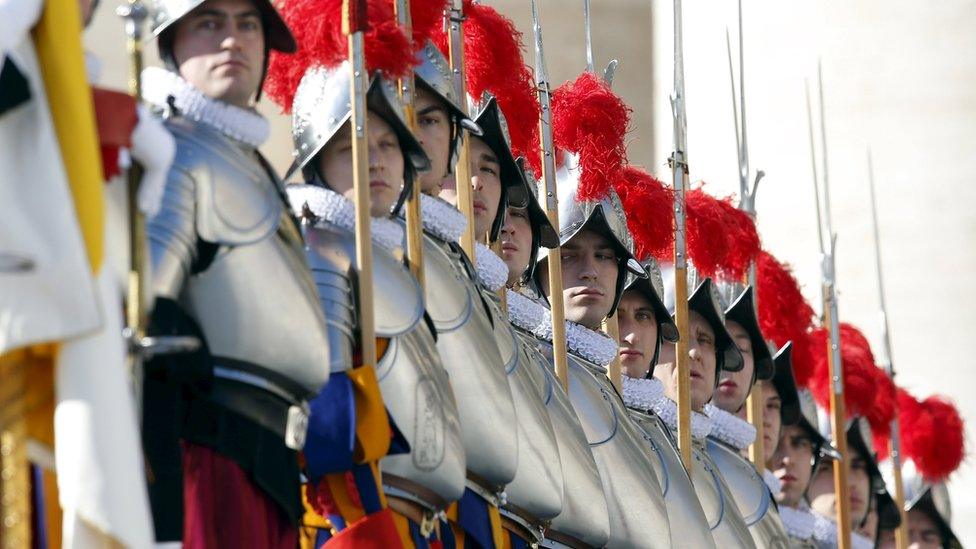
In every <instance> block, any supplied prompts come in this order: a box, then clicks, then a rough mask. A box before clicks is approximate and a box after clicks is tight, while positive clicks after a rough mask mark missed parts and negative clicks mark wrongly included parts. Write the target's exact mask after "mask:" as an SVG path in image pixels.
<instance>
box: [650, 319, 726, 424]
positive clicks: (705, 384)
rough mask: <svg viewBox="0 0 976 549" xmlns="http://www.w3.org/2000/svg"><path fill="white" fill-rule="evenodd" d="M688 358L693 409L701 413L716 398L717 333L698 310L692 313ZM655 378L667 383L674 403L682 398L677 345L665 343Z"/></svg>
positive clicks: (667, 390) (665, 386)
mask: <svg viewBox="0 0 976 549" xmlns="http://www.w3.org/2000/svg"><path fill="white" fill-rule="evenodd" d="M688 313H689V315H688V320H689V322H688V327H689V333H690V334H691V338H690V339H689V341H688V358H689V359H690V366H691V408H692V409H693V410H697V411H701V410H702V408H704V407H705V404H707V403H708V401H709V400H711V399H712V393H713V392H714V391H715V368H716V362H717V360H716V359H717V356H716V351H715V331H714V330H713V329H712V326H711V324H709V323H708V321H707V320H705V317H703V316H702V315H701V313H699V312H698V311H691V310H689V311H688ZM654 377H656V378H658V379H659V380H661V383H663V384H664V388H665V394H667V396H668V398H670V399H671V400H674V401H677V398H678V368H677V367H676V364H675V344H674V343H668V342H666V341H665V342H664V343H663V344H662V345H661V357H660V358H659V359H658V365H657V367H656V368H654Z"/></svg>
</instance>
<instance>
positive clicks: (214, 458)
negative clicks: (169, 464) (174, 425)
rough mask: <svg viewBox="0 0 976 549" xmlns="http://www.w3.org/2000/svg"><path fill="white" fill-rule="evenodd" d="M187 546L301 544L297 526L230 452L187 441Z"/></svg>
mask: <svg viewBox="0 0 976 549" xmlns="http://www.w3.org/2000/svg"><path fill="white" fill-rule="evenodd" d="M183 505H184V513H185V516H184V519H183V547H184V548H186V549H204V548H207V549H209V548H213V547H234V548H235V549H244V548H250V547H253V548H255V549H258V548H262V549H263V548H267V549H274V548H279V547H280V548H282V549H284V548H288V549H294V548H295V547H297V546H298V530H297V528H295V527H294V526H292V525H291V524H289V522H288V519H287V518H286V517H285V515H284V514H283V513H282V512H281V510H280V509H278V507H277V506H276V505H275V503H274V502H273V501H272V500H271V499H270V498H268V497H267V496H266V495H265V494H264V493H263V492H261V490H260V489H259V488H258V487H257V486H255V484H254V483H253V482H252V481H251V480H250V479H249V478H248V477H247V474H246V473H245V472H244V470H243V469H241V467H240V466H239V465H238V464H237V463H235V462H234V461H233V460H231V459H230V458H228V457H225V456H223V455H221V454H218V453H217V452H215V451H213V450H211V449H210V448H207V447H205V446H200V445H197V444H192V443H188V442H184V443H183Z"/></svg>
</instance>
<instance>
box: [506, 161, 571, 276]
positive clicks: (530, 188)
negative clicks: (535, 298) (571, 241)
mask: <svg viewBox="0 0 976 549" xmlns="http://www.w3.org/2000/svg"><path fill="white" fill-rule="evenodd" d="M516 163H518V166H519V169H520V170H521V171H522V178H521V179H522V184H523V185H524V187H525V188H524V192H525V195H526V199H527V200H526V205H525V206H524V208H525V210H526V214H527V217H528V221H529V226H530V227H531V228H532V250H531V252H530V253H529V265H528V267H527V268H526V269H525V272H524V273H522V279H521V280H522V284H528V283H530V282H531V281H532V280H533V275H534V274H535V268H536V266H537V265H538V263H536V261H535V258H536V257H537V256H538V255H539V248H541V247H545V248H556V247H558V246H559V233H558V232H557V231H556V228H555V227H553V226H552V222H551V221H549V216H548V215H546V212H545V210H543V209H542V205H540V204H539V196H538V193H539V188H538V182H537V181H536V178H535V174H534V173H532V170H531V169H530V168H527V167H526V166H525V158H522V157H519V158H518V159H517V160H516ZM508 205H509V206H510V207H513V208H521V206H516V205H515V204H512V203H511V202H509V204H508Z"/></svg>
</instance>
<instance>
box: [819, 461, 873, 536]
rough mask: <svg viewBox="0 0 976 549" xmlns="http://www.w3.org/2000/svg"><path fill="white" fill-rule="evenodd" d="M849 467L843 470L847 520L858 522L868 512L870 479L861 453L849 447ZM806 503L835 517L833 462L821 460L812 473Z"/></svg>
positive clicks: (861, 520)
mask: <svg viewBox="0 0 976 549" xmlns="http://www.w3.org/2000/svg"><path fill="white" fill-rule="evenodd" d="M850 462H851V463H850V469H849V471H848V473H847V492H848V500H849V501H850V510H851V523H852V524H860V523H861V522H863V521H864V517H865V516H866V515H867V512H868V502H869V496H870V491H871V480H870V478H869V476H868V467H867V461H865V458H864V456H862V455H860V454H859V453H857V452H855V451H853V448H851V458H850ZM807 499H809V500H810V506H811V507H812V508H813V509H814V510H815V511H816V512H818V513H820V514H821V515H823V516H826V517H830V518H832V519H836V516H837V509H836V501H837V496H836V493H835V491H834V462H833V461H832V460H829V459H824V460H821V461H820V463H819V464H818V466H817V470H816V471H815V472H814V473H813V480H812V481H811V482H810V488H809V490H808V492H807Z"/></svg>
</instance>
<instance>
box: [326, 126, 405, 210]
mask: <svg viewBox="0 0 976 549" xmlns="http://www.w3.org/2000/svg"><path fill="white" fill-rule="evenodd" d="M367 129H368V131H367V132H366V135H367V138H368V142H369V197H370V210H369V211H370V215H372V216H373V217H385V216H389V215H390V210H391V209H392V208H393V205H394V204H395V203H396V200H397V198H398V197H399V196H400V187H401V186H402V185H403V151H402V150H401V149H400V140H399V138H398V137H397V134H396V132H394V131H393V128H392V127H390V125H389V124H387V122H386V121H385V120H383V118H381V117H380V116H379V115H377V114H374V113H373V112H372V111H370V113H369V118H368V119H367ZM318 163H319V173H320V174H322V177H323V178H325V182H326V184H327V185H329V187H330V188H331V189H332V190H334V191H335V192H337V193H339V194H341V195H343V196H345V197H346V198H348V199H350V200H355V190H354V189H353V172H354V170H355V165H354V163H353V158H352V133H351V129H350V125H349V124H348V123H346V124H345V125H344V126H343V127H342V129H341V130H339V132H338V133H336V135H335V137H333V138H332V140H331V141H329V143H328V144H327V145H326V146H325V148H323V149H322V152H321V153H320V154H319V158H318Z"/></svg>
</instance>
